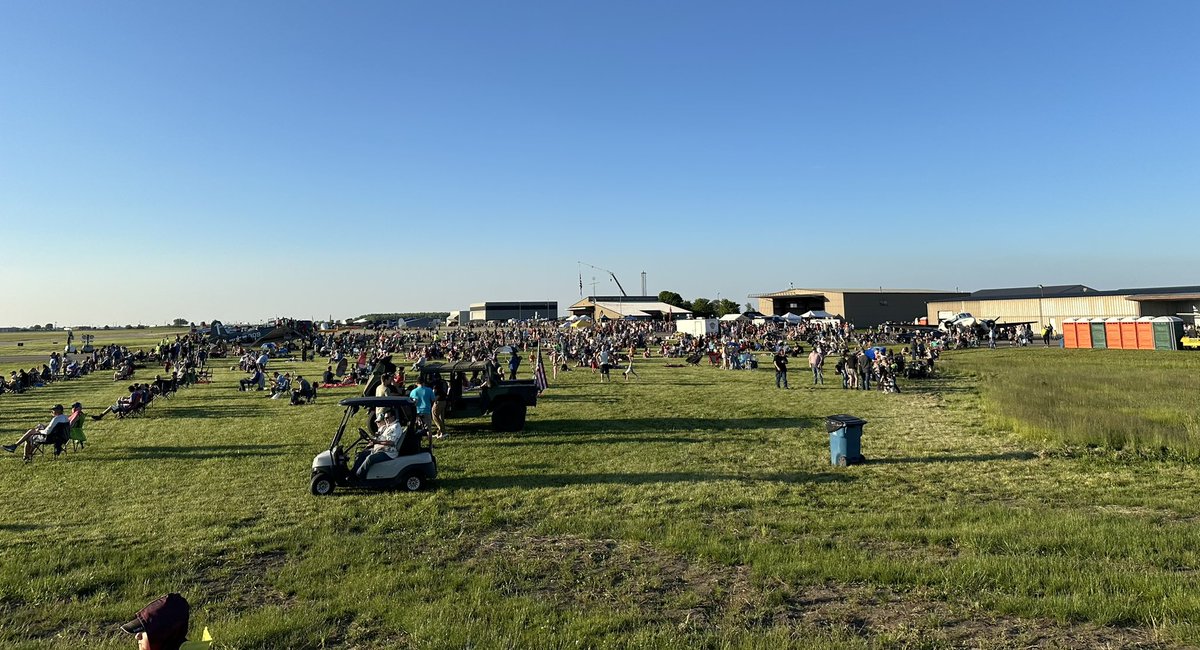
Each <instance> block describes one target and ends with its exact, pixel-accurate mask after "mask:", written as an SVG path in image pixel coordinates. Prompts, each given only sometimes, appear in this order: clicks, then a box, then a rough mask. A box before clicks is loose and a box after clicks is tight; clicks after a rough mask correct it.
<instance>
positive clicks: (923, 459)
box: [865, 451, 1037, 465]
mask: <svg viewBox="0 0 1200 650" xmlns="http://www.w3.org/2000/svg"><path fill="white" fill-rule="evenodd" d="M1035 458H1037V454H1035V453H1033V452H1031V451H1009V452H1005V453H1003V454H968V455H965V456H916V457H913V458H868V459H867V462H866V463H865V464H866V465H904V464H909V463H912V464H917V463H920V464H932V463H986V462H989V461H994V460H1001V461H1003V460H1018V461H1026V460H1033V459H1035Z"/></svg>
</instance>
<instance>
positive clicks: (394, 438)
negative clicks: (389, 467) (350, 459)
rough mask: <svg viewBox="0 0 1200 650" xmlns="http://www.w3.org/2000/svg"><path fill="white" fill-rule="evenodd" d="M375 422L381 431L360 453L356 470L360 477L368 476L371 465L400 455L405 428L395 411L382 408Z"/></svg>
mask: <svg viewBox="0 0 1200 650" xmlns="http://www.w3.org/2000/svg"><path fill="white" fill-rule="evenodd" d="M375 422H376V424H377V425H378V426H379V432H378V433H377V434H375V437H374V438H371V445H370V446H369V447H367V448H366V449H364V450H363V451H362V452H360V453H359V460H358V466H357V467H356V468H355V470H354V473H355V474H357V475H358V478H360V479H365V478H367V474H368V473H369V472H370V470H371V465H374V464H375V463H382V462H385V461H389V460H393V459H396V458H399V457H400V438H401V437H402V436H403V434H404V430H403V429H402V428H400V425H399V423H397V422H396V413H395V411H393V410H392V409H389V408H383V409H380V412H379V415H378V416H376V418H375Z"/></svg>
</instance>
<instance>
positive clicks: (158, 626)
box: [121, 594, 191, 642]
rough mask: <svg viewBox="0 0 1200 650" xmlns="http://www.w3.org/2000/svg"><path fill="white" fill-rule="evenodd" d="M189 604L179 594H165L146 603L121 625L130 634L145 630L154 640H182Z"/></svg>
mask: <svg viewBox="0 0 1200 650" xmlns="http://www.w3.org/2000/svg"><path fill="white" fill-rule="evenodd" d="M190 611H191V606H190V605H188V601H187V600H186V599H185V598H184V597H183V596H180V595H179V594H167V595H166V596H163V597H162V598H159V599H158V600H156V601H154V602H152V603H150V604H149V605H146V606H145V607H143V608H142V609H141V611H139V612H138V613H137V616H136V617H135V618H134V619H133V620H132V621H129V622H128V623H126V624H124V625H122V626H121V629H122V630H125V631H126V632H128V633H130V634H137V633H138V632H146V633H147V634H149V635H150V638H151V639H152V640H155V641H163V642H166V641H172V640H175V639H180V640H182V639H183V638H185V637H186V636H187V630H188V614H189V612H190Z"/></svg>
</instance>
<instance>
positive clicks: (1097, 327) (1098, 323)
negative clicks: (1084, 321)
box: [1088, 318, 1108, 349]
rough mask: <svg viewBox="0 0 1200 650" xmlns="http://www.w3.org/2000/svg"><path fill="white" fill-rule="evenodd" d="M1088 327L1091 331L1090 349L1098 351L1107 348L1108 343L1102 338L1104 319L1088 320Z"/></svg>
mask: <svg viewBox="0 0 1200 650" xmlns="http://www.w3.org/2000/svg"><path fill="white" fill-rule="evenodd" d="M1088 325H1090V326H1091V330H1092V347H1093V348H1100V349H1104V348H1106V347H1108V342H1107V340H1105V337H1104V319H1103V318H1092V319H1090V320H1088Z"/></svg>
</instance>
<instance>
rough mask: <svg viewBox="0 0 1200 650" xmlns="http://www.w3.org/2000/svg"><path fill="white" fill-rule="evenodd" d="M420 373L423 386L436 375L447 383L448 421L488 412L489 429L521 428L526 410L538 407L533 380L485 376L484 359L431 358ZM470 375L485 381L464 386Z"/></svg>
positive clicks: (486, 374)
mask: <svg viewBox="0 0 1200 650" xmlns="http://www.w3.org/2000/svg"><path fill="white" fill-rule="evenodd" d="M493 370H494V369H493ZM420 372H421V378H422V379H423V380H425V385H426V386H432V385H433V382H434V381H437V380H438V379H439V378H440V379H442V380H444V381H446V382H447V383H448V384H449V386H450V390H449V395H450V404H449V405H447V407H446V419H448V420H449V419H457V418H474V417H481V416H484V415H488V414H491V416H492V431H521V430H523V429H524V428H525V414H526V412H527V410H528V409H529V407H530V406H537V396H538V390H537V386H534V384H533V380H532V379H518V380H516V381H504V380H503V379H501V378H500V375H499V373H498V372H492V373H491V375H492V376H491V377H488V375H489V369H488V366H487V364H486V363H485V362H483V361H433V362H428V363H426V364H425V365H423V366H421V369H420ZM472 377H474V378H477V379H482V380H483V382H484V384H483V385H482V386H480V387H478V388H471V389H468V388H466V386H467V385H468V383H469V382H470V380H471V379H472Z"/></svg>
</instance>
